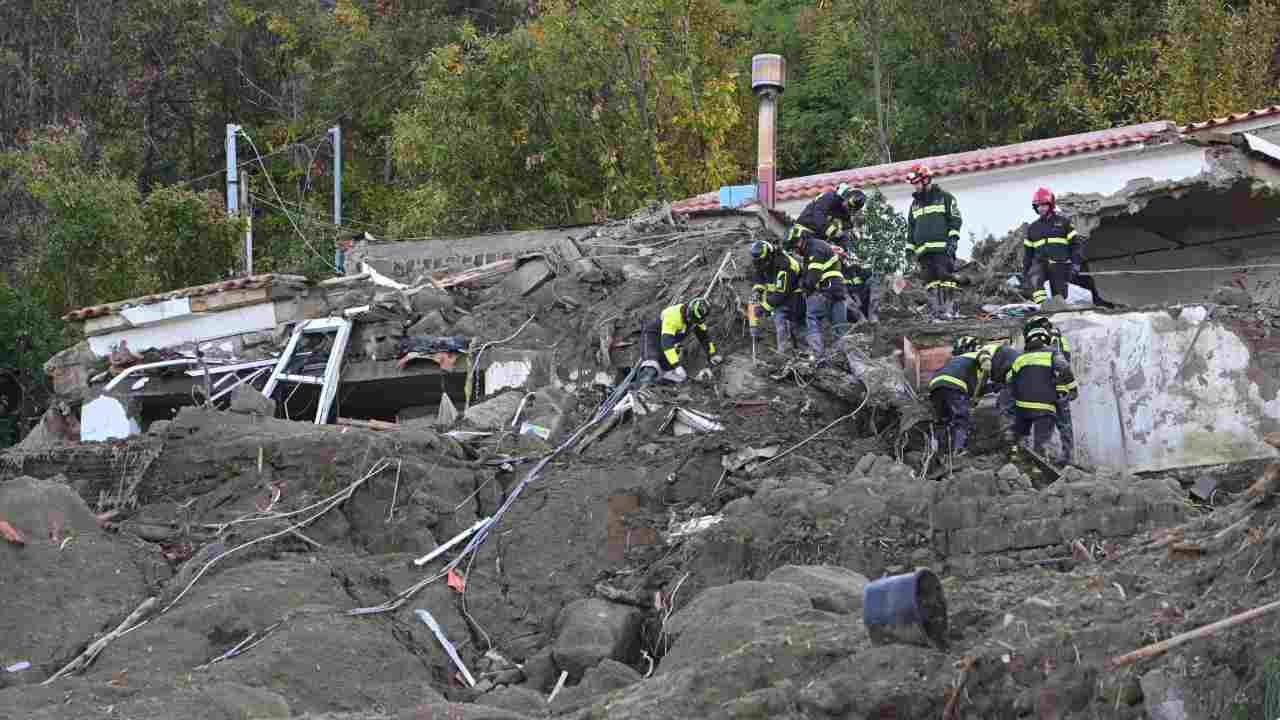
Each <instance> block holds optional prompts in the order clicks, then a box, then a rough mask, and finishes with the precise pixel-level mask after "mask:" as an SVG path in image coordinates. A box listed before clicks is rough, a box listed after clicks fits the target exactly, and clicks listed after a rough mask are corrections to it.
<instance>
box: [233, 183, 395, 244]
mask: <svg viewBox="0 0 1280 720" xmlns="http://www.w3.org/2000/svg"><path fill="white" fill-rule="evenodd" d="M250 194H251V195H252V196H253V199H254V200H256V201H258V202H261V203H262V204H263V205H266V206H268V207H273V208H275V209H277V210H282V211H284V212H293V213H296V214H298V215H301V216H303V217H305V218H307V219H308V220H311V221H312V222H314V223H316V224H319V225H327V226H329V227H332V228H337V229H339V230H350V231H352V232H357V231H358V232H365V231H377V232H379V233H381V230H380V229H379V228H377V227H374V226H373V225H370V224H369V223H366V222H362V221H360V220H344V221H343V222H342V224H341V225H336V224H334V222H333V220H332V219H331V218H329V217H328V216H326V215H321V214H319V213H316V212H314V211H311V210H308V209H306V208H305V207H300V206H299V204H298V203H295V202H290V201H288V200H286V201H285V202H286V203H287V204H290V205H293V208H292V210H290V208H287V207H285V206H283V205H277V204H275V203H273V202H271V201H270V200H268V199H267V198H265V197H263V196H261V195H259V194H257V193H250ZM347 223H353V225H348V224H347ZM357 226H359V227H357ZM379 239H381V238H379Z"/></svg>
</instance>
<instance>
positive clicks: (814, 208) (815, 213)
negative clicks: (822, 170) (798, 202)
mask: <svg viewBox="0 0 1280 720" xmlns="http://www.w3.org/2000/svg"><path fill="white" fill-rule="evenodd" d="M796 222H797V223H798V224H800V225H802V226H804V227H806V228H809V229H810V230H811V231H813V232H814V233H816V234H817V235H819V236H821V237H824V238H826V239H827V240H828V241H830V240H832V239H834V238H835V236H837V235H839V234H840V233H841V232H843V231H844V230H845V229H847V228H848V227H849V226H851V225H852V224H853V219H852V218H851V217H850V216H849V204H848V203H847V202H845V200H844V198H842V197H840V196H839V195H837V194H836V193H835V191H833V190H828V191H827V192H824V193H822V194H821V195H819V196H818V197H817V198H816V199H814V201H813V202H811V203H809V204H808V205H806V206H805V208H804V210H801V211H800V217H798V218H796Z"/></svg>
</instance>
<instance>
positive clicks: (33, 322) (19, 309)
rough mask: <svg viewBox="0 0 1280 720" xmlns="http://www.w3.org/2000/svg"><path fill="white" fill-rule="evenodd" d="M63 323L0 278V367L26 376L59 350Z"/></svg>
mask: <svg viewBox="0 0 1280 720" xmlns="http://www.w3.org/2000/svg"><path fill="white" fill-rule="evenodd" d="M66 340H67V338H66V336H65V326H64V325H63V324H62V321H61V320H59V319H58V318H57V317H55V316H53V315H51V314H50V313H49V312H48V311H47V310H46V309H45V308H44V306H43V305H41V304H40V303H39V302H38V301H37V300H36V298H34V297H32V295H31V294H30V293H24V292H22V291H21V290H20V289H17V288H14V287H11V286H10V285H9V284H8V283H7V282H4V281H0V368H6V369H13V370H16V371H18V372H20V373H26V374H28V375H30V374H32V373H37V372H40V367H41V365H43V364H44V361H45V360H48V359H49V357H50V356H51V355H53V354H54V353H55V352H57V351H59V350H61V349H62V347H63V345H64V344H65V342H66Z"/></svg>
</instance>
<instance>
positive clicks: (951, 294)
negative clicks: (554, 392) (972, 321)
mask: <svg viewBox="0 0 1280 720" xmlns="http://www.w3.org/2000/svg"><path fill="white" fill-rule="evenodd" d="M942 297H943V309H944V310H945V311H946V313H947V319H948V320H956V319H959V317H960V314H959V313H957V312H956V291H955V290H952V289H951V288H947V289H945V290H943V291H942Z"/></svg>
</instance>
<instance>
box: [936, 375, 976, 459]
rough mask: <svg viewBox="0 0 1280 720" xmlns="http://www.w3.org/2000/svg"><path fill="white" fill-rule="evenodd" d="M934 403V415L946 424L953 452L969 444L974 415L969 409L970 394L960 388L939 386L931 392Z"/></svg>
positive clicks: (949, 446)
mask: <svg viewBox="0 0 1280 720" xmlns="http://www.w3.org/2000/svg"><path fill="white" fill-rule="evenodd" d="M929 400H930V402H932V403H933V416H934V417H935V418H937V420H938V422H940V423H942V424H944V425H946V428H947V429H946V432H947V442H948V443H949V445H947V446H945V447H946V449H948V450H950V451H951V452H960V451H961V450H964V449H965V447H966V446H967V445H968V444H969V433H971V432H973V416H972V415H971V413H970V409H969V396H968V395H966V394H965V392H964V391H963V390H961V389H960V388H949V387H945V386H944V387H937V388H934V389H933V390H931V391H930V392H929Z"/></svg>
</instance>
